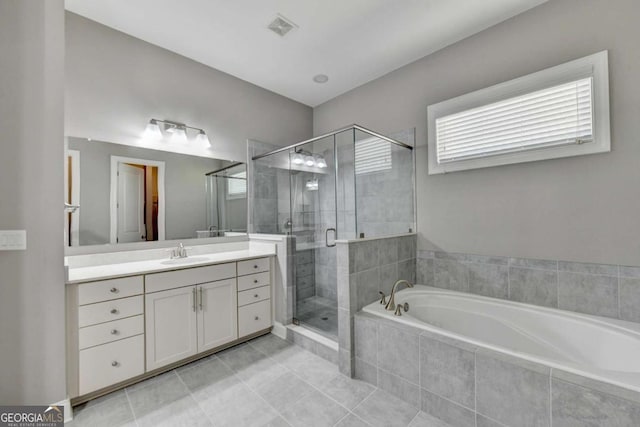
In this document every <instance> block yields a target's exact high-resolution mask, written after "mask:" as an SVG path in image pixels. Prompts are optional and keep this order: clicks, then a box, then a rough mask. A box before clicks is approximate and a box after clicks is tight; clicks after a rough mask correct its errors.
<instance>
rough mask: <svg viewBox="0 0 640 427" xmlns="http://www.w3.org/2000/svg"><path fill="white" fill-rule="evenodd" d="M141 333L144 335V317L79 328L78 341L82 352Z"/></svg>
mask: <svg viewBox="0 0 640 427" xmlns="http://www.w3.org/2000/svg"><path fill="white" fill-rule="evenodd" d="M142 333H144V316H142V315H140V316H134V317H127V318H126V319H120V320H114V321H113V322H106V323H101V324H99V325H93V326H87V327H86V328H80V330H79V331H78V340H79V344H80V350H82V349H84V348H88V347H94V346H96V345H100V344H106V343H109V342H112V341H117V340H121V339H123V338H129V337H132V336H134V335H140V334H142Z"/></svg>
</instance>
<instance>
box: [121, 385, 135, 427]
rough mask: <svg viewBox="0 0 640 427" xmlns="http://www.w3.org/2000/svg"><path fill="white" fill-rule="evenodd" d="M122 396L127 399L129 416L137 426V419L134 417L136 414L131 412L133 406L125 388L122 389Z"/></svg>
mask: <svg viewBox="0 0 640 427" xmlns="http://www.w3.org/2000/svg"><path fill="white" fill-rule="evenodd" d="M124 395H125V397H126V398H127V403H128V404H129V409H130V410H131V415H133V422H134V423H135V424H136V426H138V425H139V424H138V417H136V413H135V412H134V411H133V405H132V404H131V399H129V392H127V388H126V387H125V388H124Z"/></svg>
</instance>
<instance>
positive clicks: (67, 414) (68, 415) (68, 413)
mask: <svg viewBox="0 0 640 427" xmlns="http://www.w3.org/2000/svg"><path fill="white" fill-rule="evenodd" d="M51 406H62V407H63V408H64V422H65V424H66V423H68V422H69V421H71V420H72V419H73V412H72V409H71V399H69V398H68V397H67V398H66V399H64V400H61V401H60V402H56V403H52V404H51Z"/></svg>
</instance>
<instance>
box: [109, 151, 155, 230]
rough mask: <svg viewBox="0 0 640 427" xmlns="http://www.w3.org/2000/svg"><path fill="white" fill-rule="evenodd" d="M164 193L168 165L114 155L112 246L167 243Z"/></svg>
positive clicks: (112, 174)
mask: <svg viewBox="0 0 640 427" xmlns="http://www.w3.org/2000/svg"><path fill="white" fill-rule="evenodd" d="M163 193H164V162H159V161H153V160H144V159H132V158H123V157H117V156H112V157H111V199H112V203H111V243H131V242H140V241H154V240H164V194H163ZM114 202H115V203H114Z"/></svg>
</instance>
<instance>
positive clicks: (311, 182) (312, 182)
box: [305, 178, 318, 191]
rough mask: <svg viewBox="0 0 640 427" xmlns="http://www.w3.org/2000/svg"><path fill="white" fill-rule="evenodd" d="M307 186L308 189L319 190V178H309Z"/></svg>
mask: <svg viewBox="0 0 640 427" xmlns="http://www.w3.org/2000/svg"><path fill="white" fill-rule="evenodd" d="M305 187H306V189H307V190H308V191H318V178H313V179H309V180H307V182H306V184H305Z"/></svg>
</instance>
